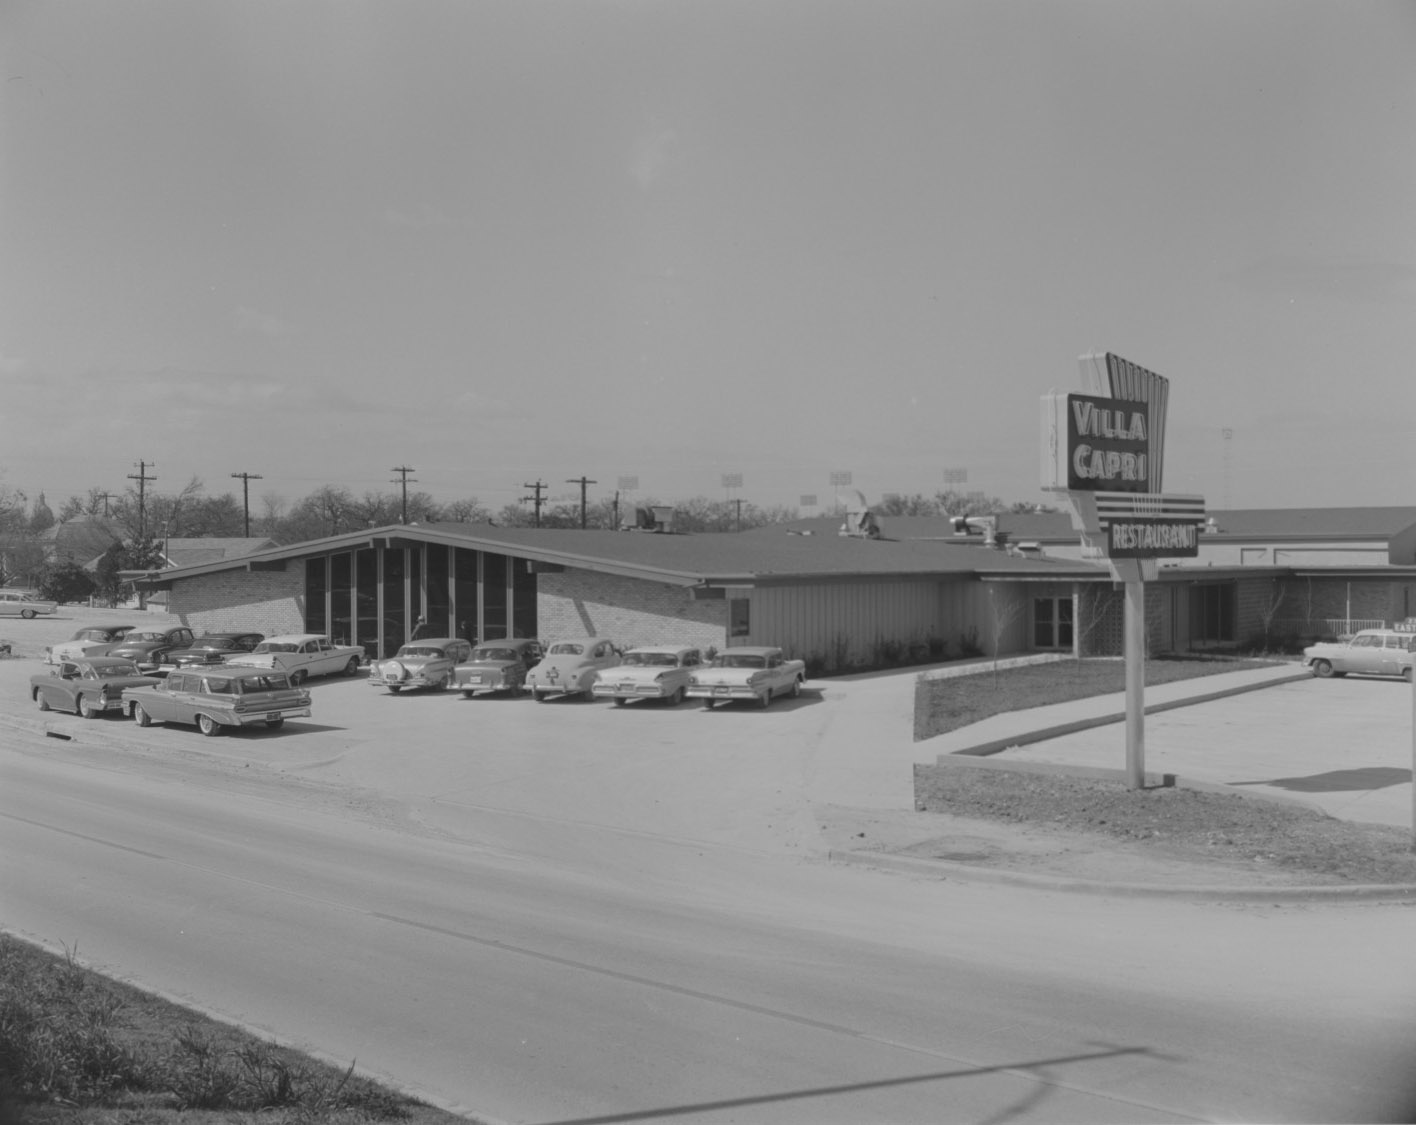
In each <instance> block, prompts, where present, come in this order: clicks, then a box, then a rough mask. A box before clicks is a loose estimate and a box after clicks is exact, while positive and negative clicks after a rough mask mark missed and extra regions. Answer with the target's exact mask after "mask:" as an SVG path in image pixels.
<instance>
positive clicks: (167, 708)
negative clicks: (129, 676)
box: [123, 665, 310, 736]
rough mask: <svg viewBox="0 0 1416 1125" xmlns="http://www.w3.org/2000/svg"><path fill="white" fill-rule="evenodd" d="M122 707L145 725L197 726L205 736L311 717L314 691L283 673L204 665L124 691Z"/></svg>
mask: <svg viewBox="0 0 1416 1125" xmlns="http://www.w3.org/2000/svg"><path fill="white" fill-rule="evenodd" d="M123 710H124V712H125V713H126V714H128V715H131V716H132V717H133V719H135V720H136V721H137V724H138V726H140V727H146V726H150V725H151V724H153V723H188V724H193V725H195V726H196V728H197V729H198V730H199V731H201V732H202V734H204V735H207V736H211V735H215V734H220V733H221V732H222V730H224V729H225V728H226V727H248V726H253V725H255V724H257V723H260V724H264V725H265V726H266V727H268V728H270V729H272V730H273V729H275V728H277V727H279V726H281V725H282V724H283V723H284V722H285V720H286V719H303V718H308V717H309V714H310V693H309V692H308V691H306V690H305V689H304V688H302V687H296V686H295V685H293V684H292V683H291V682H290V677H289V676H287V675H286V674H285V673H284V672H279V671H273V670H270V669H264V670H263V669H260V668H232V667H231V666H230V665H224V666H222V667H220V668H201V669H191V670H187V671H179V672H170V673H169V674H168V676H167V679H165V680H156V681H154V682H152V683H151V684H148V685H147V686H144V687H133V688H129V689H127V690H125V691H124V692H123Z"/></svg>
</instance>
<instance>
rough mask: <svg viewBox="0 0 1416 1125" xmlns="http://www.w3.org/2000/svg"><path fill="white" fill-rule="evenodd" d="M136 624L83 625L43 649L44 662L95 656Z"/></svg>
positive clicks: (131, 629) (59, 661)
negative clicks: (65, 639) (68, 635)
mask: <svg viewBox="0 0 1416 1125" xmlns="http://www.w3.org/2000/svg"><path fill="white" fill-rule="evenodd" d="M136 628H137V626H136V625H85V626H84V627H83V628H82V629H79V630H78V631H77V632H75V633H74V635H73V636H72V637H70V638H69V639H68V640H67V641H60V642H59V643H58V644H57V645H51V646H50V647H48V648H46V649H45V650H44V662H45V663H46V664H59V663H61V662H63V661H65V660H77V659H78V658H79V657H81V656H96V655H98V653H99V650H100V649H102V648H104V647H105V646H106V645H111V644H114V643H116V642H118V641H121V640H122V639H123V637H124V636H125V635H126V634H128V633H131V632H132V631H133V630H134V629H136Z"/></svg>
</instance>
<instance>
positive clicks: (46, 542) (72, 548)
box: [38, 516, 125, 566]
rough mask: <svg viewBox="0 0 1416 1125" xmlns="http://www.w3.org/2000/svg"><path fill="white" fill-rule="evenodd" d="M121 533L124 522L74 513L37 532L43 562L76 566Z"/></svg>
mask: <svg viewBox="0 0 1416 1125" xmlns="http://www.w3.org/2000/svg"><path fill="white" fill-rule="evenodd" d="M124 537H125V533H124V528H123V525H122V524H121V523H119V522H118V521H117V520H111V519H107V518H105V517H103V516H73V517H71V518H69V519H66V520H61V521H59V522H58V523H55V524H51V525H50V526H49V527H47V528H45V529H44V530H43V531H42V532H40V533H39V536H38V538H39V542H40V544H41V545H42V546H43V548H44V561H45V562H46V563H51V564H53V563H72V564H73V565H75V566H87V565H88V564H89V563H91V562H92V561H93V560H94V559H97V558H99V557H100V556H101V555H102V554H103V553H104V552H105V551H106V550H108V548H109V547H111V546H113V544H114V543H121V542H123V539H124Z"/></svg>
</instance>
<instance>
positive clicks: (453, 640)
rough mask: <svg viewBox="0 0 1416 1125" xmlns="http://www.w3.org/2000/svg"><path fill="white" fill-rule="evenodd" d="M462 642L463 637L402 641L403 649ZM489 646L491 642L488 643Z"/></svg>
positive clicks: (421, 638)
mask: <svg viewBox="0 0 1416 1125" xmlns="http://www.w3.org/2000/svg"><path fill="white" fill-rule="evenodd" d="M462 640H464V638H463V637H419V638H418V639H417V640H416V641H404V642H403V644H402V646H401V647H403V648H408V647H409V646H410V645H452V644H457V643H458V642H459V641H462ZM488 643H489V644H490V643H491V642H488Z"/></svg>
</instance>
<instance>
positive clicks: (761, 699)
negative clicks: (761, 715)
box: [757, 688, 772, 707]
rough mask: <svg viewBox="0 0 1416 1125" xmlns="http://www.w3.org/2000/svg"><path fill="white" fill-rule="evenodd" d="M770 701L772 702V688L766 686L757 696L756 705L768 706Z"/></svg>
mask: <svg viewBox="0 0 1416 1125" xmlns="http://www.w3.org/2000/svg"><path fill="white" fill-rule="evenodd" d="M771 703H772V689H771V688H768V689H767V690H766V691H764V692H763V693H762V694H761V695H759V696H758V697H757V706H759V707H767V706H770V705H771Z"/></svg>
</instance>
